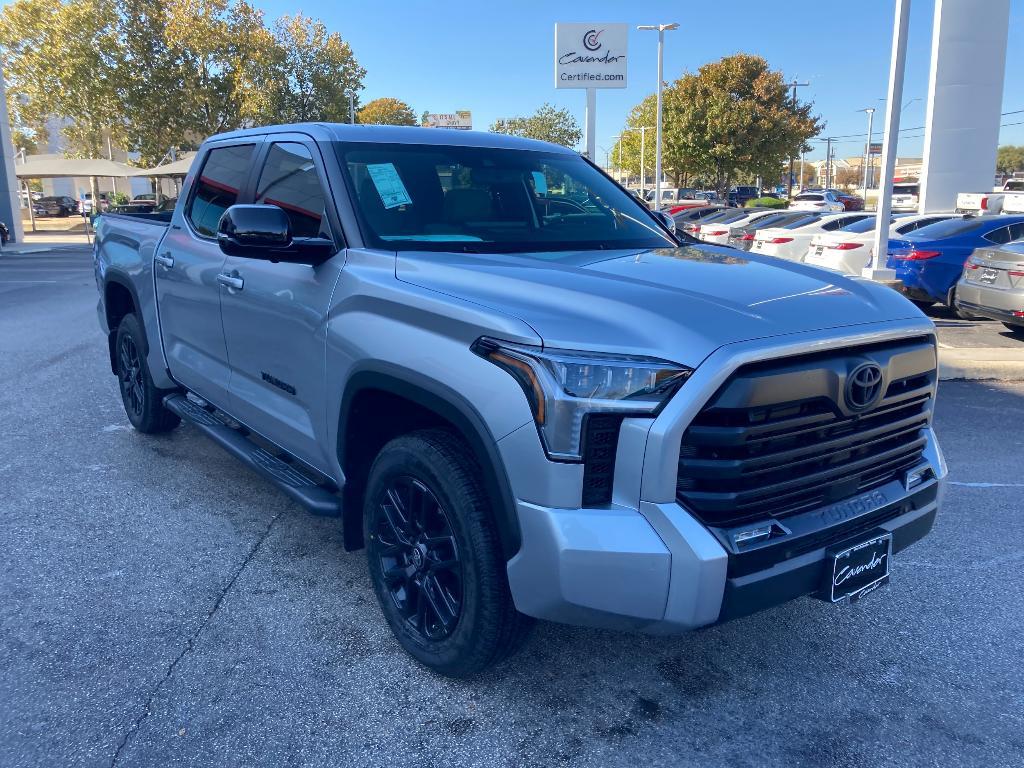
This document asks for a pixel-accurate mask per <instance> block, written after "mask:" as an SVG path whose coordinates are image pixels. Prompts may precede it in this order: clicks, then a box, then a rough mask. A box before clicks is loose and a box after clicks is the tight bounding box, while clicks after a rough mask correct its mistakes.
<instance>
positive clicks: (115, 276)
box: [102, 268, 149, 376]
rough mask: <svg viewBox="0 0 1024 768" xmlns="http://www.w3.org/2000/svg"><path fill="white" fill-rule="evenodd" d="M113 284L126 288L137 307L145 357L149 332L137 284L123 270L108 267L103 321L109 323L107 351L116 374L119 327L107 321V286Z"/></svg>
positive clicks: (105, 279) (137, 317)
mask: <svg viewBox="0 0 1024 768" xmlns="http://www.w3.org/2000/svg"><path fill="white" fill-rule="evenodd" d="M112 284H113V285H119V286H120V287H122V288H124V289H125V290H127V291H128V294H129V295H130V296H131V297H132V305H133V306H134V307H135V312H134V315H135V319H136V320H138V321H139V325H140V326H142V335H143V344H144V345H145V349H143V350H142V354H143V356H144V357H148V356H149V332H148V331H147V330H146V320H145V318H143V317H142V304H141V303H140V302H139V293H138V291H136V290H135V286H134V285H133V284H132V281H131V278H129V277H128V276H127V275H125V274H122V273H121V272H118V271H116V270H111V269H109V268H108V269H107V273H106V275H104V276H103V294H102V295H103V322H104V323H106V324H107V351H108V352H109V354H110V371H111V373H113V374H114V375H115V376H116V375H117V361H116V359H115V357H114V354H115V352H114V342H115V340H116V338H117V328H111V327H110V324H109V322H108V321H107V318H108V317H109V315H108V313H109V309H108V307H107V288H108V287H110V285H112Z"/></svg>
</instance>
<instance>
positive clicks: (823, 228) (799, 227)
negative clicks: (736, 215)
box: [750, 211, 872, 261]
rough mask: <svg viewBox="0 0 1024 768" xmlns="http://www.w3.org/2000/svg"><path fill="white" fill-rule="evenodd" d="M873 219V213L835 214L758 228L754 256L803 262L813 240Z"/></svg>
mask: <svg viewBox="0 0 1024 768" xmlns="http://www.w3.org/2000/svg"><path fill="white" fill-rule="evenodd" d="M870 216H872V214H870V213H864V212H862V211H858V212H856V213H852V212H851V213H832V214H826V215H824V216H820V217H818V218H816V219H811V220H809V221H804V220H802V219H800V220H797V221H796V222H794V223H793V224H790V225H789V226H783V227H768V228H767V229H759V230H757V233H756V234H755V235H754V245H753V246H752V247H751V249H750V250H751V252H752V253H763V254H764V255H765V256H777V257H778V258H780V259H789V260H790V261H801V260H803V257H804V254H805V253H806V252H807V246H808V245H810V243H811V238H813V237H814V236H815V235H820V234H822V233H824V232H835V231H836V230H837V229H842V228H843V227H845V226H848V225H850V224H853V223H854V222H857V221H861V220H863V219H866V218H869V217H870Z"/></svg>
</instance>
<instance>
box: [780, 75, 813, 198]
mask: <svg viewBox="0 0 1024 768" xmlns="http://www.w3.org/2000/svg"><path fill="white" fill-rule="evenodd" d="M806 85H810V83H809V82H808V83H801V82H800V81H798V80H797V79H796V78H795V77H794V78H793V82H791V83H786V87H787V88H792V89H793V111H794V112H795V111H796V89H797V88H803V87H804V86H806ZM803 154H804V153H803V151H801V152H800V179H801V181H800V188H801V189H803V186H804V182H803V173H804V166H803V162H804V161H803ZM786 197H789V198H792V197H793V156H792V155H790V156H789V178H788V179H786Z"/></svg>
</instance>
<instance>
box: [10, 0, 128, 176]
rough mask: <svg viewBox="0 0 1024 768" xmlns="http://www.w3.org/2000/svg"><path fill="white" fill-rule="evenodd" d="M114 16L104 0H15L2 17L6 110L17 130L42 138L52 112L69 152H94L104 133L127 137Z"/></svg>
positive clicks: (97, 151) (98, 149) (36, 140)
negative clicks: (118, 90)
mask: <svg viewBox="0 0 1024 768" xmlns="http://www.w3.org/2000/svg"><path fill="white" fill-rule="evenodd" d="M116 20H117V17H116V14H115V12H114V10H113V6H111V5H109V4H107V3H103V2H102V1H101V0H81V2H75V3H67V4H61V3H56V4H54V3H48V2H40V1H39V0H17V2H15V3H12V4H11V5H10V6H8V7H7V8H5V9H4V11H3V14H2V15H0V46H2V48H3V65H4V71H5V74H6V78H7V98H8V110H9V112H10V115H11V118H12V123H13V125H14V129H15V131H16V133H18V135H19V137H21V138H22V139H23V140H26V139H31V140H32V144H39V143H42V142H43V141H45V140H46V138H47V136H46V130H45V123H46V120H47V118H49V117H58V118H64V119H65V120H67V121H68V124H67V126H66V127H65V128H64V133H65V134H66V136H67V139H68V144H69V148H70V150H71V151H72V153H73V154H80V155H90V156H93V157H97V156H99V155H100V153H102V152H103V151H104V149H105V146H106V139H107V136H108V135H110V136H112V137H113V138H114V139H115V140H118V139H120V138H121V137H122V136H123V135H124V123H123V120H122V119H121V117H120V114H121V113H120V110H119V109H118V103H117V93H116V80H117V70H118V61H117V53H116V51H117V45H116Z"/></svg>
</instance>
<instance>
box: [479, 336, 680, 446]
mask: <svg viewBox="0 0 1024 768" xmlns="http://www.w3.org/2000/svg"><path fill="white" fill-rule="evenodd" d="M473 351H474V352H476V354H478V355H480V356H481V357H483V358H485V359H487V360H490V361H491V362H492V363H494V364H495V365H497V366H498V367H500V368H503V369H505V370H506V371H508V373H509V374H511V375H512V377H513V378H514V379H515V380H516V381H518V382H519V386H521V387H522V388H523V392H524V393H525V394H526V399H527V401H528V402H529V403H530V409H531V410H532V411H533V418H534V421H536V422H537V427H538V429H539V430H540V434H541V437H542V439H543V441H544V448H545V450H546V451H547V452H548V455H549V456H551V457H552V458H557V459H568V460H579V459H580V458H581V457H582V445H581V443H582V433H583V419H584V417H585V416H586V415H587V414H591V413H616V414H621V415H623V416H627V415H632V416H654V415H655V414H657V413H658V412H659V411H660V410H661V408H662V406H664V405H665V403H666V402H668V399H669V398H670V397H672V395H673V394H674V393H675V391H676V390H677V389H679V387H680V386H681V385H682V383H683V382H684V381H686V379H687V378H688V377H689V376H690V374H691V373H692V372H693V371H692V369H690V368H687V367H686V366H683V365H678V364H676V363H670V362H667V361H665V360H657V359H654V358H649V357H632V356H628V355H608V354H604V353H601V352H578V351H575V350H568V349H542V348H541V347H534V346H529V345H526V344H512V343H509V342H504V341H497V340H495V339H489V338H481V339H478V340H477V341H476V342H475V343H474V344H473Z"/></svg>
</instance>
